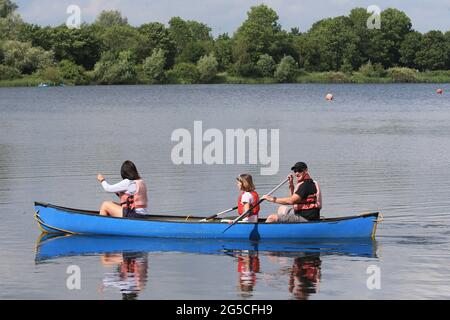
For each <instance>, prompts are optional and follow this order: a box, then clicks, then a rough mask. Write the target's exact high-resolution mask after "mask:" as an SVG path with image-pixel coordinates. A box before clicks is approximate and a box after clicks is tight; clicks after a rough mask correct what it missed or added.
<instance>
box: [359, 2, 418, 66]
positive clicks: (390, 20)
mask: <svg viewBox="0 0 450 320" xmlns="http://www.w3.org/2000/svg"><path fill="white" fill-rule="evenodd" d="M370 32H371V42H370V43H371V45H370V48H369V50H368V52H367V55H368V57H369V58H370V60H372V62H373V63H377V62H379V63H381V64H383V66H384V67H385V68H388V67H390V66H394V65H397V64H398V63H399V62H400V57H401V54H400V47H401V45H402V43H403V41H404V39H405V37H406V36H407V35H408V34H409V33H410V32H411V19H410V18H409V17H408V16H407V15H406V14H405V13H404V12H402V11H400V10H397V9H393V8H388V9H386V10H384V11H383V12H382V13H381V29H379V30H378V29H374V30H370Z"/></svg>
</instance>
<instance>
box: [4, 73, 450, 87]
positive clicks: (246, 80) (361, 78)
mask: <svg viewBox="0 0 450 320" xmlns="http://www.w3.org/2000/svg"><path fill="white" fill-rule="evenodd" d="M40 83H47V84H50V82H49V81H45V80H43V79H41V78H39V77H37V76H25V77H22V78H20V79H15V80H1V81H0V87H37V86H38V85H39V84H40ZM210 83H213V84H275V83H278V81H277V80H276V79H275V78H267V77H266V78H251V77H240V76H234V75H229V74H227V73H220V74H218V75H217V76H216V77H215V78H214V79H213V80H212V81H211V82H210ZM290 83H321V84H326V83H358V84H364V83H450V70H444V71H429V72H415V73H413V74H411V73H410V74H406V75H405V74H402V73H401V72H400V73H397V74H387V75H384V76H367V75H364V74H362V73H360V72H354V73H351V74H347V73H343V72H301V73H299V74H298V75H297V76H296V77H295V79H294V80H293V81H292V82H290ZM66 84H67V85H71V84H70V82H66ZM92 84H96V83H92ZM136 84H143V83H136Z"/></svg>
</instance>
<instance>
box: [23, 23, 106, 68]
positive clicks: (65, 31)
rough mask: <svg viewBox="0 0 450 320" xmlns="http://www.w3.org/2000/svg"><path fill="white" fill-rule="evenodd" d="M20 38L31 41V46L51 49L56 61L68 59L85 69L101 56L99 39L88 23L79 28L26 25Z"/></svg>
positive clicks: (92, 65) (91, 66) (90, 66)
mask: <svg viewBox="0 0 450 320" xmlns="http://www.w3.org/2000/svg"><path fill="white" fill-rule="evenodd" d="M22 38H23V39H24V40H26V41H32V43H33V46H40V47H42V48H44V49H45V50H51V51H53V52H54V53H55V59H56V60H57V61H61V60H70V61H73V62H74V63H76V64H78V65H81V66H83V67H84V68H85V69H92V68H93V67H94V65H95V63H96V62H97V61H98V60H99V59H100V56H101V50H102V45H101V43H100V39H99V38H98V37H97V35H96V33H95V32H94V29H93V27H92V26H88V25H82V26H81V28H80V29H69V28H67V27H66V26H65V25H61V26H58V27H54V28H51V27H45V28H40V27H38V26H34V25H28V26H27V28H25V30H24V32H23V33H22Z"/></svg>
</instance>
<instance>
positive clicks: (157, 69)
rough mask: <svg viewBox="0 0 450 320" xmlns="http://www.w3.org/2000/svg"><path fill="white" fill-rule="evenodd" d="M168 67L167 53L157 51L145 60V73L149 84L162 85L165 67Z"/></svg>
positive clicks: (160, 50) (161, 50)
mask: <svg viewBox="0 0 450 320" xmlns="http://www.w3.org/2000/svg"><path fill="white" fill-rule="evenodd" d="M165 65H166V57H165V51H164V50H163V49H157V50H156V49H155V51H154V52H153V54H152V55H151V56H150V57H148V58H147V59H145V61H144V64H143V66H142V67H143V71H144V75H145V78H146V79H147V81H148V82H149V83H152V84H154V83H161V82H162V81H163V80H164V67H165Z"/></svg>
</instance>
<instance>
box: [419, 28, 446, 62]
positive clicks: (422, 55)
mask: <svg viewBox="0 0 450 320" xmlns="http://www.w3.org/2000/svg"><path fill="white" fill-rule="evenodd" d="M449 54H450V48H449V45H448V42H447V41H446V39H445V36H444V34H443V33H442V32H441V31H435V30H433V31H430V32H427V33H426V34H424V35H423V37H422V41H421V45H420V51H418V52H417V53H416V59H415V63H416V64H417V65H418V67H419V69H420V70H441V69H445V68H446V66H447V61H448V57H449Z"/></svg>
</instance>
